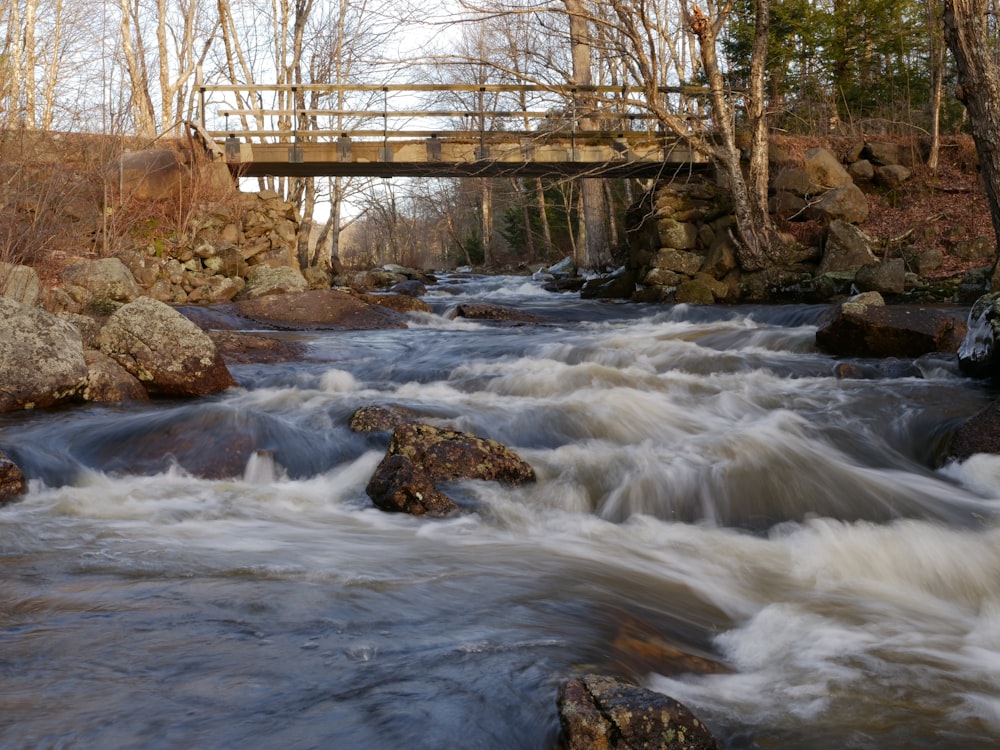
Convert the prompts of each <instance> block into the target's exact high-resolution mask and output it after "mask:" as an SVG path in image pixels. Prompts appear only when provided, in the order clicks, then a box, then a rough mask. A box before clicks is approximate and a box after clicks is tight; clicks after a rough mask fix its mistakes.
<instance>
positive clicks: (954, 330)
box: [816, 304, 965, 358]
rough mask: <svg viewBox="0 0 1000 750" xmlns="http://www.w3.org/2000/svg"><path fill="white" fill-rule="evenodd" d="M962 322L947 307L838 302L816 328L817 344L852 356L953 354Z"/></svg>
mask: <svg viewBox="0 0 1000 750" xmlns="http://www.w3.org/2000/svg"><path fill="white" fill-rule="evenodd" d="M964 335H965V322H964V321H963V320H962V319H961V318H960V317H958V316H957V315H956V314H954V313H952V312H949V311H948V310H942V309H937V308H924V307H913V306H909V305H897V306H880V305H851V304H844V305H840V306H839V307H838V308H837V309H836V310H835V311H834V312H833V314H832V317H831V319H828V320H827V321H826V322H825V323H824V324H822V325H821V326H820V328H819V330H817V331H816V345H817V346H818V347H819V348H820V349H822V350H824V351H827V352H830V353H831V354H837V355H841V356H853V357H902V358H908V357H919V356H921V355H923V354H929V353H931V352H946V353H953V352H955V351H957V350H958V347H959V345H960V344H961V342H962V337H963V336H964Z"/></svg>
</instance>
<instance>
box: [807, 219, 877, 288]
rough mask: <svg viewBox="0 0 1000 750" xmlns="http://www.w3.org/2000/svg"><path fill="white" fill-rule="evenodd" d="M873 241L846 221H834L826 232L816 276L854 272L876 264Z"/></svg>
mask: <svg viewBox="0 0 1000 750" xmlns="http://www.w3.org/2000/svg"><path fill="white" fill-rule="evenodd" d="M874 247H875V240H873V239H872V238H871V237H869V236H868V235H867V234H865V233H864V232H862V231H861V230H860V229H858V228H857V227H856V226H854V225H853V224H850V223H848V222H846V221H841V220H839V219H838V220H834V221H832V222H830V226H829V227H828V229H827V232H826V242H825V243H824V247H823V260H821V261H820V264H819V268H818V269H816V275H817V276H822V275H823V274H825V273H831V272H837V271H851V272H856V271H857V270H858V269H859V268H861V267H862V266H867V265H868V264H869V263H875V262H877V259H876V257H875V254H874V252H872V250H873V248H874Z"/></svg>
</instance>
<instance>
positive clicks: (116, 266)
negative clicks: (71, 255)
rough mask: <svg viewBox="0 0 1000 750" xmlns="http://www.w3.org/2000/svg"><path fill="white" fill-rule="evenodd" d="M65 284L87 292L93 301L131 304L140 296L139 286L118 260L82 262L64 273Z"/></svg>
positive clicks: (73, 265)
mask: <svg viewBox="0 0 1000 750" xmlns="http://www.w3.org/2000/svg"><path fill="white" fill-rule="evenodd" d="M62 278H63V282H64V283H66V284H69V285H72V286H74V287H79V288H81V289H84V290H86V292H87V294H88V295H89V296H90V297H91V298H92V299H104V300H113V301H114V302H131V301H132V300H134V299H135V298H136V297H138V296H139V294H140V290H139V285H138V284H136V282H135V277H134V276H133V275H132V272H131V271H129V270H128V267H127V266H126V265H125V264H124V263H122V262H121V260H119V259H118V258H101V259H99V260H81V261H77V262H76V263H71V264H70V265H68V266H66V268H64V269H63V271H62Z"/></svg>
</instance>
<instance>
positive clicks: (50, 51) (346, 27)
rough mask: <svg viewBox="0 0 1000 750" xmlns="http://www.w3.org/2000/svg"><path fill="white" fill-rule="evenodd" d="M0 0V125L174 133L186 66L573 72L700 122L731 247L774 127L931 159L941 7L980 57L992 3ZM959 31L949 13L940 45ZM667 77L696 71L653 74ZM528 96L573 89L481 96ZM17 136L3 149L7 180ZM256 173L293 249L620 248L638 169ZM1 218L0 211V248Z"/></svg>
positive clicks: (254, 101) (502, 253) (452, 256)
mask: <svg viewBox="0 0 1000 750" xmlns="http://www.w3.org/2000/svg"><path fill="white" fill-rule="evenodd" d="M946 6H947V7H946ZM0 7H2V22H3V24H4V26H3V37H2V38H3V44H4V47H3V55H2V58H0V61H2V68H0V83H2V87H0V118H2V123H0V127H2V130H3V133H4V134H5V141H9V142H13V141H12V140H11V138H12V136H11V134H13V133H17V132H24V131H36V130H37V131H50V132H59V133H68V132H72V133H94V134H100V135H102V136H106V137H110V138H111V139H120V141H121V144H122V146H121V148H123V149H124V148H135V147H136V145H137V144H139V146H140V147H141V146H142V145H153V144H157V143H159V142H162V141H164V140H169V139H178V138H182V137H183V134H184V123H186V122H190V121H193V120H195V119H196V118H197V116H198V111H197V108H198V103H199V100H198V83H197V81H198V76H199V75H200V76H202V77H203V80H204V81H210V82H213V83H226V82H231V83H239V84H243V85H249V86H253V85H255V84H260V85H264V84H308V83H324V84H333V85H345V84H360V83H368V84H387V83H392V84H400V83H421V82H424V83H428V82H432V83H466V84H468V83H476V84H503V83H529V84H532V85H534V86H541V87H543V88H544V87H545V86H551V87H553V90H555V88H556V87H558V86H563V85H565V84H566V83H572V84H579V85H588V84H596V85H602V86H615V87H620V88H621V90H622V91H623V92H629V91H635V92H643V93H644V94H645V95H644V96H643V97H642V98H641V100H640V99H637V100H636V101H635V103H634V106H637V107H640V108H645V109H648V110H649V111H650V113H651V114H652V116H653V117H652V120H653V122H654V123H655V126H657V127H660V128H662V129H664V130H666V131H669V132H673V133H677V134H682V135H685V137H690V138H691V139H692V140H694V141H697V143H696V144H695V145H696V147H699V148H701V149H703V150H704V151H705V152H706V153H707V154H708V156H709V157H710V158H712V159H713V161H715V162H716V163H717V164H718V165H719V166H720V169H721V171H723V172H724V173H726V174H727V175H728V177H729V181H730V184H731V186H732V187H733V189H734V192H735V193H736V198H737V201H736V202H737V212H736V213H737V219H738V220H740V230H741V235H742V237H741V239H742V245H743V246H744V248H745V249H746V252H745V256H744V258H742V259H741V260H742V265H743V266H744V267H746V268H753V267H755V266H757V267H759V266H760V265H762V264H763V263H765V262H766V257H765V256H766V248H767V243H768V238H767V232H768V231H769V226H768V221H769V220H768V217H767V212H766V208H764V209H762V208H761V205H762V204H765V205H766V190H767V187H766V180H767V165H766V141H767V139H768V138H770V137H774V136H784V137H796V136H804V137H815V136H821V137H828V136H854V137H865V136H870V135H873V134H877V135H879V136H884V137H900V138H909V139H914V138H919V139H925V140H926V141H927V142H928V143H929V144H930V152H929V153H930V156H929V164H930V166H931V168H932V169H933V168H934V167H935V166H936V159H937V150H936V149H937V144H938V142H939V138H940V137H941V135H942V134H949V133H957V132H963V131H966V132H967V131H968V130H969V129H970V120H969V115H968V114H967V112H968V110H967V109H966V106H965V105H966V104H969V106H970V110H972V111H973V112H976V111H978V110H977V109H976V107H975V106H972V105H971V104H970V103H969V102H968V101H966V102H965V104H963V102H962V101H960V98H959V97H960V96H962V94H963V88H962V85H961V83H962V81H961V80H960V73H961V72H962V68H961V65H956V58H955V57H953V56H952V55H950V54H948V50H947V47H948V45H947V44H946V42H947V41H948V35H947V34H946V28H947V27H948V24H946V20H947V19H946V16H948V13H949V12H950V13H952V16H953V17H955V18H958V22H957V23H952V26H951V27H952V28H953V29H960V28H961V26H962V24H961V21H962V19H966V20H967V21H968V22H969V23H968V24H967V26H968V29H969V32H970V33H976V34H979V36H978V37H975V38H976V39H979V40H980V41H982V40H983V39H985V40H987V42H988V43H987V45H986V46H985V47H983V46H980V47H978V48H975V46H974V45H973V48H974V49H979V50H981V51H982V54H981V55H979V56H980V57H981V58H983V59H982V60H981V62H982V63H983V64H986V65H994V64H995V63H994V61H993V57H992V56H993V46H991V45H992V42H991V41H990V40H992V39H993V38H994V37H995V34H994V31H995V29H994V28H993V27H994V25H995V21H994V20H993V19H994V18H995V16H994V15H993V14H991V12H990V8H991V7H992V6H991V4H989V3H986V2H979V3H963V2H962V0H954V1H953V2H949V3H947V4H942V3H940V2H934V1H932V0H780V1H775V0H731V1H728V2H720V0H711V1H710V2H708V3H707V5H703V6H701V7H699V6H697V5H696V4H695V3H693V2H689V0H664V1H663V2H647V0H605V1H602V2H590V1H588V0H446V1H443V2H441V3H439V4H428V3H419V4H418V3H413V2H411V3H400V2H398V1H397V0H214V1H210V0H120V1H119V2H113V1H110V0H72V1H70V0H7V2H5V3H4V4H3V6H0ZM953 20H954V18H953ZM977 25H978V28H974V27H976V26H977ZM963 38H964V37H962V35H961V34H959V33H957V32H955V33H952V34H951V39H952V42H953V47H957V48H959V49H960V48H961V39H963ZM987 72H989V71H987ZM970 80H971V79H970ZM666 86H671V87H676V88H677V89H678V90H684V89H685V87H688V89H690V90H691V91H701V92H702V93H701V94H700V95H695V96H676V95H669V96H668V95H662V94H659V93H658V92H659V91H660V90H661V89H662V87H666ZM298 96H300V97H302V100H301V101H296V102H294V105H295V106H309V107H310V108H312V109H316V108H323V107H326V108H329V109H331V110H335V111H345V110H352V111H357V110H360V109H363V108H366V107H372V106H376V105H377V102H375V101H371V100H370V101H367V102H365V101H351V102H347V101H344V100H343V94H342V93H341V94H339V95H338V94H337V93H336V92H332V93H329V94H318V93H316V92H312V93H310V94H308V97H309V100H308V101H306V99H305V97H306V96H307V95H306V94H299V95H298ZM338 96H339V100H338ZM438 96H440V95H438ZM508 96H509V95H508ZM247 99H248V100H247V101H236V102H234V101H224V100H216V101H212V102H209V110H210V111H211V110H212V109H213V108H214V109H216V110H217V109H218V108H220V107H223V106H238V107H243V108H249V109H251V110H253V109H254V108H257V109H259V110H260V112H261V114H260V115H259V116H257V118H256V119H257V120H258V122H259V123H260V124H262V125H263V123H264V120H265V117H264V115H263V112H264V111H266V110H267V109H268V108H270V107H275V106H280V105H281V104H282V102H267V101H265V98H264V96H262V95H260V94H258V95H256V97H247ZM434 103H435V102H421V104H424V105H429V104H434ZM437 103H438V104H440V102H437ZM451 104H452V106H468V104H465V103H463V102H452V103H451ZM529 105H533V106H536V107H537V106H545V107H548V108H550V109H551V110H552V111H553V112H559V111H564V109H560V107H561V106H562V107H563V108H564V107H565V106H566V103H565V102H562V103H560V101H559V100H558V97H557V96H555V95H554V94H553V95H551V96H548V97H546V96H544V95H543V96H541V97H540V98H539V100H538V101H535V102H526V101H521V102H516V101H514V102H512V101H509V100H505V99H504V95H500V94H496V95H491V97H490V99H489V101H487V102H486V106H487V107H494V108H496V110H498V111H500V110H504V109H512V108H518V107H519V108H521V109H524V108H525V107H526V106H529ZM599 105H600V103H598V106H599ZM251 119H252V118H251ZM272 119H277V120H278V122H275V123H274V124H275V125H276V126H279V127H280V126H282V125H286V126H287V125H288V123H287V122H285V123H282V122H280V120H281V117H280V116H279V117H277V118H272ZM975 119H976V118H975V117H973V120H975ZM980 119H981V120H983V121H984V122H985V121H986V120H987V119H988V113H986V112H985V111H984V114H982V115H981V116H980ZM500 122H501V121H500V119H499V118H497V119H496V120H495V121H489V122H486V123H484V124H483V126H484V127H487V128H490V127H502V124H500ZM693 122H697V123H699V126H698V127H697V128H692V127H691V123H693ZM339 124H342V125H346V124H349V123H344V122H341V123H339ZM972 124H974V122H973V123H972ZM706 133H710V135H708V136H706V135H705V134H706ZM306 137H308V136H306ZM762 144H763V145H762ZM19 153H20V154H21V155H22V156H23V155H24V154H23V149H22V150H21V151H20V152H19ZM762 153H763V155H762ZM755 154H756V155H757V156H756V157H755ZM16 156H17V154H14V155H12V154H11V149H10V148H7V149H5V161H7V162H8V178H9V179H8V185H9V184H11V182H12V180H14V177H15V176H16V170H15V169H14V168H13V167H11V166H10V162H12V161H16ZM761 159H763V162H762V161H761ZM254 188H255V186H245V187H244V189H254ZM259 188H260V189H265V188H266V189H271V190H274V191H276V192H278V193H279V194H281V195H282V196H284V197H286V198H288V199H289V200H290V201H292V202H293V203H294V204H295V205H296V207H297V209H298V212H299V215H300V217H301V219H302V222H301V226H300V232H301V234H302V241H301V242H300V245H301V246H302V247H303V248H306V247H308V249H307V250H303V252H301V253H300V261H301V262H302V263H303V265H306V264H319V265H323V264H326V265H329V264H330V263H331V262H335V261H336V260H338V259H339V261H341V262H343V263H345V264H347V265H358V266H364V265H371V264H377V263H384V262H399V263H404V264H409V265H414V266H423V267H440V266H443V265H449V264H450V265H463V264H464V265H479V266H485V267H496V266H502V265H507V266H509V265H515V264H519V263H520V264H523V263H528V262H533V261H536V260H557V259H559V258H562V257H564V256H566V255H574V256H575V257H578V258H580V257H584V258H589V259H590V260H591V265H598V264H599V263H600V264H605V265H610V264H613V263H614V262H615V257H614V255H615V249H616V248H619V247H621V246H622V245H623V233H624V231H625V227H624V225H623V221H624V215H625V209H626V207H627V206H628V205H630V204H631V203H633V202H634V201H635V200H636V197H637V195H639V194H640V193H641V191H642V190H643V189H644V186H643V185H642V184H641V183H638V182H637V181H635V180H610V179H583V180H566V179H559V178H552V179H544V178H532V179H520V178H511V179H487V178H473V179H464V180H457V179H456V180H445V179H439V180H429V179H422V180H415V179H395V180H385V179H367V178H365V179H362V178H294V179H293V178H281V179H278V178H267V179H261V180H260V184H259ZM741 196H742V197H741ZM57 199H58V196H55V197H54V198H53V200H57ZM740 205H742V206H743V207H744V211H743V215H742V217H741V214H740ZM14 232H15V230H14V229H11V228H8V229H7V231H6V232H5V236H6V237H7V238H8V239H7V240H6V242H5V245H6V246H8V254H11V252H10V250H11V248H14V249H16V246H17V243H16V242H14V241H13V240H12V239H11V235H12V234H13V233H14ZM594 247H597V248H608V249H609V250H610V252H605V253H603V254H596V253H595V252H594V251H593V250H592V248H594ZM588 248H591V250H590V251H588ZM14 254H16V253H14Z"/></svg>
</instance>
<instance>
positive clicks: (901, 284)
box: [854, 258, 906, 294]
mask: <svg viewBox="0 0 1000 750" xmlns="http://www.w3.org/2000/svg"><path fill="white" fill-rule="evenodd" d="M854 286H856V287H857V288H858V291H860V292H879V293H880V294H902V293H903V292H904V291H905V290H906V263H904V262H903V259H902V258H893V259H892V260H884V261H881V262H875V263H869V264H868V265H866V266H862V267H861V268H859V269H858V272H857V274H855V276H854Z"/></svg>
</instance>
